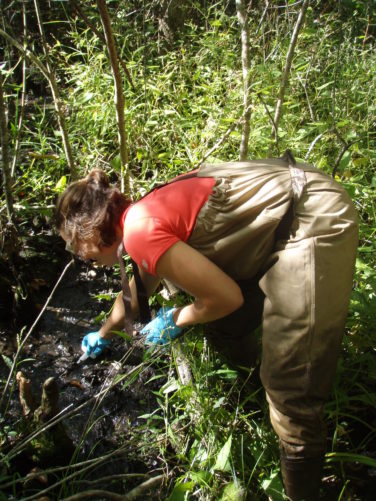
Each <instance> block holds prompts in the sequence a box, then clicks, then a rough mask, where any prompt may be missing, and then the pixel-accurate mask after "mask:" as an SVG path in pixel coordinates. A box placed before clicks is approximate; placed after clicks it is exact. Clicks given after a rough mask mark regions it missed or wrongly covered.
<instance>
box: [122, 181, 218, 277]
mask: <svg viewBox="0 0 376 501" xmlns="http://www.w3.org/2000/svg"><path fill="white" fill-rule="evenodd" d="M214 184H215V180H214V178H211V177H193V178H189V179H182V180H181V181H178V182H174V183H171V184H167V185H166V186H163V187H162V188H160V189H157V190H154V191H152V192H151V193H150V194H149V195H146V197H144V198H142V199H141V200H140V201H139V202H136V203H135V204H133V205H131V206H130V207H129V208H128V209H127V210H126V211H125V213H124V216H123V218H122V224H123V234H124V237H123V242H124V247H125V249H126V252H127V253H128V254H129V255H130V256H131V258H132V259H133V260H134V261H136V263H137V264H138V265H139V266H142V268H143V269H144V270H145V271H146V272H148V273H150V274H152V275H155V274H156V271H155V267H156V265H157V262H158V259H159V258H160V257H161V256H162V254H164V253H165V252H166V251H167V250H168V249H169V248H170V247H171V246H172V245H173V244H175V243H176V242H178V241H179V240H181V241H183V242H186V241H187V240H188V238H189V236H190V235H191V233H192V230H193V228H194V225H195V222H196V218H197V215H198V213H199V211H200V209H201V207H202V206H203V205H204V204H205V202H206V201H207V199H208V197H209V195H210V194H211V192H212V189H213V186H214Z"/></svg>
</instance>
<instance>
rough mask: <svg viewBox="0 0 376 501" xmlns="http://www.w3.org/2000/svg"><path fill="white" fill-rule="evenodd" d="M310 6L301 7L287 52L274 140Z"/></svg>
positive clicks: (303, 5) (305, 2)
mask: <svg viewBox="0 0 376 501" xmlns="http://www.w3.org/2000/svg"><path fill="white" fill-rule="evenodd" d="M308 4H309V0H304V1H303V4H302V7H301V9H300V12H299V15H298V19H297V20H296V23H295V27H294V31H293V34H292V37H291V41H290V46H289V48H288V51H287V57H286V64H285V69H284V72H283V76H282V81H281V86H280V88H279V96H278V101H277V106H276V109H275V114H274V126H275V128H274V131H273V133H272V136H273V137H274V138H275V137H276V133H277V131H278V125H279V120H280V118H281V114H282V105H283V101H284V99H285V93H286V88H287V83H288V80H289V75H290V70H291V64H292V58H293V56H294V51H295V46H296V42H297V40H298V35H299V31H300V28H301V27H302V25H303V22H304V18H305V15H306V12H307V8H308Z"/></svg>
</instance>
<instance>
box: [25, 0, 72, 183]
mask: <svg viewBox="0 0 376 501" xmlns="http://www.w3.org/2000/svg"><path fill="white" fill-rule="evenodd" d="M34 7H35V13H36V16H37V21H38V27H39V33H40V36H41V41H42V47H43V52H44V56H45V58H46V66H47V70H48V74H49V78H48V82H49V84H50V87H51V92H52V99H53V102H54V106H55V111H56V113H57V119H58V122H59V127H60V132H61V137H62V140H63V147H64V152H65V157H66V159H67V162H68V166H69V170H70V174H71V176H72V178H73V179H75V178H76V177H77V172H76V169H75V165H74V160H73V155H72V150H71V146H70V142H69V137H68V132H67V127H66V123H65V117H64V113H63V109H62V105H61V100H60V93H59V89H58V86H57V83H56V78H55V74H54V72H53V69H52V66H51V63H50V59H49V56H48V49H47V43H46V37H45V34H44V29H43V21H42V16H41V12H40V8H39V3H38V0H34Z"/></svg>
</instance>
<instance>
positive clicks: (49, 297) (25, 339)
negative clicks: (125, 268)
mask: <svg viewBox="0 0 376 501" xmlns="http://www.w3.org/2000/svg"><path fill="white" fill-rule="evenodd" d="M73 263H74V261H73V259H71V260H70V261H69V263H68V264H67V265H66V266H65V268H64V270H63V272H62V273H61V275H60V277H59V279H58V280H57V282H56V284H55V286H54V288H53V289H52V291H51V294H50V295H49V296H48V298H47V301H46V303H45V304H44V306H43V308H42V309H41V311H40V313H39V315H38V316H37V318H36V320H35V321H34V323H33V325H32V326H31V327H30V329H29V331H28V333H27V334H26V336H25V337H24V339H23V341H22V342H21V343H19V345H18V348H17V352H16V354H15V356H14V360H13V364H12V367H11V369H10V371H9V376H8V379H7V382H6V384H5V387H4V390H3V394H2V396H1V399H0V409H1V406H2V404H3V400H4V396H5V394H6V391H7V389H8V386H9V383H10V380H11V378H12V374H13V372H14V369H15V367H16V365H17V362H18V356H19V355H20V353H21V351H22V349H23V347H24V345H25V343H26V341H27V340H28V338H29V336H30V334H31V333H32V332H33V330H34V328H35V326H36V325H37V323H38V322H39V320H40V319H41V317H42V315H43V313H44V312H45V310H46V308H47V306H48V304H49V302H50V301H51V299H52V296H53V295H54V293H55V291H56V289H57V287H58V285H59V284H60V282H61V280H62V279H63V277H64V275H65V273H66V271H67V270H68V268H69V267H70V266H71V265H72V264H73Z"/></svg>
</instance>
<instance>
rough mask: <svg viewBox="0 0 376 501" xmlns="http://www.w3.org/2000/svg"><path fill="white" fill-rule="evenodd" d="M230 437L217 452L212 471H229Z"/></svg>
mask: <svg viewBox="0 0 376 501" xmlns="http://www.w3.org/2000/svg"><path fill="white" fill-rule="evenodd" d="M231 444H232V435H230V436H229V438H228V439H227V442H226V443H225V445H224V446H223V447H222V449H221V450H220V451H219V454H218V456H217V460H216V462H215V465H214V467H213V470H219V471H230V453H231Z"/></svg>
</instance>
